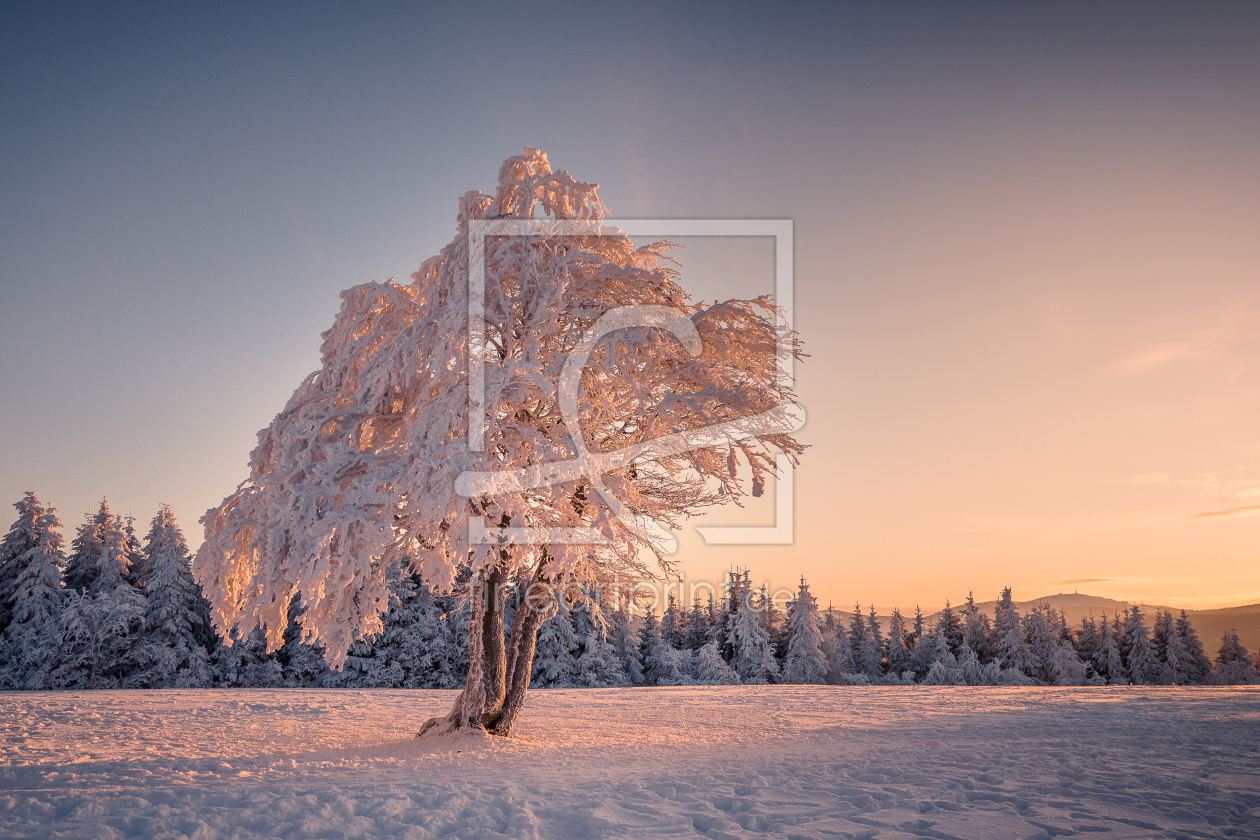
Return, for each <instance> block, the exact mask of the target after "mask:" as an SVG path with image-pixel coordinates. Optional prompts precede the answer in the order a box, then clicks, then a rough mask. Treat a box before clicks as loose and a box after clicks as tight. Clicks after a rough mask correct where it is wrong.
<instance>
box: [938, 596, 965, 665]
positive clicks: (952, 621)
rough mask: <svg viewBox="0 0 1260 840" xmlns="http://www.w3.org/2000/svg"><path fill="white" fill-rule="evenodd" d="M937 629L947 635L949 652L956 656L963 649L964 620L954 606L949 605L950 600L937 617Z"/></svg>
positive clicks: (946, 640)
mask: <svg viewBox="0 0 1260 840" xmlns="http://www.w3.org/2000/svg"><path fill="white" fill-rule="evenodd" d="M936 630H937V632H938V633H943V634H944V635H945V642H946V643H947V644H948V645H949V652H950V653H952V654H953V655H954V656H955V657H957V656H958V652H959V651H960V650H961V649H962V643H963V637H964V635H965V632H964V631H963V626H962V620H961V619H959V617H958V613H956V612H954V608H953V607H951V606H950V605H949V601H948V600H947V601H945V608H944V609H943V610H941V614H940V616H939V617H938V618H937V619H936Z"/></svg>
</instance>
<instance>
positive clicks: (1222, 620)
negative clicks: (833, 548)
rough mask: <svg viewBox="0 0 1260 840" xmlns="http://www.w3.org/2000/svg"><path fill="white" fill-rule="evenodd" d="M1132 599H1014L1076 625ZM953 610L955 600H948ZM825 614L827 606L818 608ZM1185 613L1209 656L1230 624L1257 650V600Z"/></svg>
mask: <svg viewBox="0 0 1260 840" xmlns="http://www.w3.org/2000/svg"><path fill="white" fill-rule="evenodd" d="M1134 603H1135V602H1133V601H1118V600H1115V599H1113V598H1104V597H1102V596H1100V595H1087V594H1084V593H1081V592H1060V593H1058V594H1055V595H1045V596H1042V597H1040V598H1033V599H1032V600H1029V601H1016V602H1015V606H1016V608H1017V609H1018V610H1019V614H1020V615H1027V614H1028V612H1029V610H1031V609H1032V608H1033V607H1035V606H1037V605H1038V604H1045V605H1047V606H1050V607H1053V608H1054V609H1056V610H1059V611H1061V612H1063V613H1065V614H1066V615H1067V620H1068V623H1069V624H1071V625H1072V627H1073V628H1076V627H1079V626H1080V623H1081V619H1083V618H1085V617H1087V616H1088V615H1090V614H1091V613H1092V614H1093V615H1094V617H1095V618H1102V616H1103V614H1104V613H1106V615H1107V616H1108V618H1110V617H1111V616H1112V615H1114V614H1116V613H1117V612H1123V611H1124V610H1126V609H1128V608H1130V607H1131V606H1132V605H1133V604H1134ZM1136 603H1137V604H1138V606H1139V607H1141V609H1142V613H1143V614H1144V615H1145V616H1146V623H1147V626H1151V625H1153V624H1154V620H1155V619H1154V616H1155V614H1156V613H1157V612H1163V611H1165V610H1168V611H1169V612H1171V613H1172V614H1173V615H1174V616H1177V615H1180V614H1181V610H1182V608H1181V607H1177V606H1170V605H1164V604H1146V603H1142V602H1140V601H1138V602H1136ZM951 606H952V607H953V608H954V609H955V610H956V609H958V606H959V605H958V604H951ZM976 606H977V607H979V608H980V609H981V611H983V612H985V613H987V614H988V615H989V616H990V617H992V615H993V611H994V609H995V608H996V607H997V600H996V599H994V600H989V601H977V602H976ZM819 612H820V613H823V614H825V613H826V612H827V610H820V611H819ZM831 612H832V613H833V614H835V616H836V617H837V618H840V619H843V620H844V621H845V622H846V623H847V622H848V621H849V620H850V619H851V618H852V616H853V611H852V610H841V609H832V610H831ZM903 615H904V616H905V618H906V620H907V622H909V621H911V620H913V618H914V613H913V612H908V613H907V612H905V611H903ZM939 615H940V610H937V611H936V612H933V613H930V614H929V613H924V614H923V617H924V620H925V621H926V622H927V623H928V624H931V623H932V622H934V621H936V618H937V616H939ZM1186 615H1187V616H1188V617H1189V618H1190V621H1191V623H1193V624H1194V628H1195V630H1197V631H1198V633H1199V638H1200V639H1202V640H1203V647H1204V648H1206V649H1207V652H1208V656H1209V657H1211V658H1213V659H1215V658H1216V651H1217V649H1218V648H1219V647H1220V645H1221V635H1222V634H1223V633H1225V631H1227V630H1229V629H1230V628H1234V629H1236V630H1238V636H1239V638H1240V639H1242V643H1243V644H1244V645H1246V646H1247V649H1248V650H1250V651H1251V652H1252V653H1255V652H1257V651H1258V650H1260V604H1246V605H1244V606H1238V607H1224V608H1221V609H1213V610H1192V609H1186ZM876 617H878V618H879V620H880V624H881V625H882V626H883V628H884V629H885V630H887V628H888V616H887V615H881V614H879V612H878V611H877V612H876Z"/></svg>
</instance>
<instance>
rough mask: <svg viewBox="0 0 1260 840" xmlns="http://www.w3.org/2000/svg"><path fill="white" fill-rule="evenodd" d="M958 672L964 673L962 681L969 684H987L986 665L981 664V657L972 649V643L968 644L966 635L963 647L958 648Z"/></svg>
mask: <svg viewBox="0 0 1260 840" xmlns="http://www.w3.org/2000/svg"><path fill="white" fill-rule="evenodd" d="M958 673H959V674H961V675H962V681H963V682H964V683H965V684H967V685H984V684H985V673H984V666H982V665H981V664H980V658H979V657H978V656H976V652H975V651H974V650H972V649H971V645H969V644H967V639H966V638H965V637H964V638H963V643H962V647H961V648H959V649H958Z"/></svg>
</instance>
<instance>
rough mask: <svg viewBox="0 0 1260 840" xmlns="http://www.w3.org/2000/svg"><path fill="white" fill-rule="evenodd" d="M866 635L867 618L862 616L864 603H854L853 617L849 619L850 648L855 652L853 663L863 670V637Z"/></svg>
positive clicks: (857, 668) (855, 666)
mask: <svg viewBox="0 0 1260 840" xmlns="http://www.w3.org/2000/svg"><path fill="white" fill-rule="evenodd" d="M865 635H866V619H865V618H863V617H862V605H861V604H856V603H855V604H854V605H853V617H852V618H850V619H849V650H850V651H852V652H853V665H854V668H855V669H856V670H859V671H860V670H861V661H862V637H863V636H865Z"/></svg>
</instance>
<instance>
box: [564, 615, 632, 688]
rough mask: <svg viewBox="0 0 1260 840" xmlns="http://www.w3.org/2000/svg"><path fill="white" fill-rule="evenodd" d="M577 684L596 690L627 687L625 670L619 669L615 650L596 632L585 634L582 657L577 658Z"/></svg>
mask: <svg viewBox="0 0 1260 840" xmlns="http://www.w3.org/2000/svg"><path fill="white" fill-rule="evenodd" d="M576 671H577V684H578V685H581V686H588V687H592V688H598V687H600V686H618V685H628V684H629V682H630V681H629V679H627V677H626V672H625V669H624V668H622V667H621V662H620V658H619V657H618V656H617V649H616V648H614V647H613V646H612V645H610V644H608V642H606V641H605V640H604V637H603V635H602V634H600V632H599V631H598V630H595V629H592V630H591V631H590V632H589V633H587V634H586V640H585V642H584V643H583V645H582V655H581V656H579V657H578V660H577V665H576Z"/></svg>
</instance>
